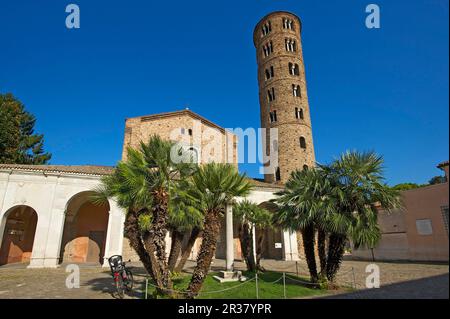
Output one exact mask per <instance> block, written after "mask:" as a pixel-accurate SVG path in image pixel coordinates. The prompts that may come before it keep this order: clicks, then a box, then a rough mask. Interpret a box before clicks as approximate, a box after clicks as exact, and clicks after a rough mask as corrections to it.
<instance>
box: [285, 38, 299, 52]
mask: <svg viewBox="0 0 450 319" xmlns="http://www.w3.org/2000/svg"><path fill="white" fill-rule="evenodd" d="M284 45H285V48H286V51H288V52H296V51H297V42H296V41H295V40H294V39H285V40H284Z"/></svg>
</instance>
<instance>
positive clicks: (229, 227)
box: [225, 204, 234, 271]
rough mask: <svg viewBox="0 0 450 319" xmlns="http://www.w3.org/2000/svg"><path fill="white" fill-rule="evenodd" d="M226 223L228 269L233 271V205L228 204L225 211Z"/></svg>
mask: <svg viewBox="0 0 450 319" xmlns="http://www.w3.org/2000/svg"><path fill="white" fill-rule="evenodd" d="M225 223H226V247H227V252H226V270H227V271H233V262H234V239H233V207H232V205H230V204H228V205H227V206H226V211H225Z"/></svg>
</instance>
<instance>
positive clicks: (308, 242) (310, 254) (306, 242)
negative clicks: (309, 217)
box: [302, 225, 318, 282]
mask: <svg viewBox="0 0 450 319" xmlns="http://www.w3.org/2000/svg"><path fill="white" fill-rule="evenodd" d="M302 239H303V247H304V250H305V258H306V263H307V264H308V269H309V274H310V276H311V281H312V282H317V280H318V276H317V266H316V256H315V253H314V242H315V240H314V227H313V226H312V225H311V226H307V227H305V228H304V229H303V230H302Z"/></svg>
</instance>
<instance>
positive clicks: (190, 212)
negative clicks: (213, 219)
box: [168, 180, 203, 272]
mask: <svg viewBox="0 0 450 319" xmlns="http://www.w3.org/2000/svg"><path fill="white" fill-rule="evenodd" d="M186 184H187V183H186V182H185V181H184V180H180V181H179V183H178V184H177V186H176V188H175V190H174V192H173V195H172V197H171V201H170V204H169V210H170V215H169V226H170V229H171V232H172V242H171V248H170V254H169V260H168V265H169V270H170V271H171V272H174V271H175V272H180V271H181V270H182V269H183V266H184V264H185V262H186V261H187V258H188V257H189V253H190V251H191V250H192V247H193V245H194V243H195V240H196V239H197V236H198V232H199V230H200V229H202V227H203V212H202V211H200V210H199V209H197V208H196V207H194V206H191V205H188V204H187V203H186V202H185V201H184V198H183V194H184V191H183V187H186V186H184V185H186ZM195 234H197V235H195ZM188 235H189V239H188V242H187V245H186V247H185V249H184V250H182V248H183V247H182V244H183V241H184V239H185V237H186V236H188ZM193 235H195V238H194V239H193V242H192V237H193ZM191 243H192V245H191ZM189 246H190V247H189ZM186 250H188V252H189V253H187V256H186ZM180 253H183V254H182V256H181V260H180V263H179V265H178V266H177V265H176V263H177V260H178V257H179V256H180ZM176 266H177V267H176ZM180 268H181V269H180Z"/></svg>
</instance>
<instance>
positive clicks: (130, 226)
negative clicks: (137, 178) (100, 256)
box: [124, 209, 156, 282]
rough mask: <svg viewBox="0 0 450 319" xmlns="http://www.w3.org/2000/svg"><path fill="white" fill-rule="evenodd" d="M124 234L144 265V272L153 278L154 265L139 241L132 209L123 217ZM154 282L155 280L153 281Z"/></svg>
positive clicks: (136, 220) (135, 216) (137, 228)
mask: <svg viewBox="0 0 450 319" xmlns="http://www.w3.org/2000/svg"><path fill="white" fill-rule="evenodd" d="M124 233H125V236H126V237H127V238H128V240H129V242H130V246H131V247H132V248H133V249H134V251H135V252H136V253H137V255H138V256H139V259H140V260H141V262H142V264H143V265H144V268H145V270H147V272H148V274H149V275H150V276H151V277H152V278H153V279H155V278H154V276H155V275H154V270H155V269H156V268H155V265H154V264H153V263H152V260H151V258H150V255H149V254H148V252H147V251H146V250H145V246H144V244H143V243H142V240H141V234H140V230H139V224H138V217H137V213H136V212H135V211H133V210H132V209H129V210H128V213H127V215H126V217H125V223H124ZM155 282H156V280H155Z"/></svg>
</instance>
